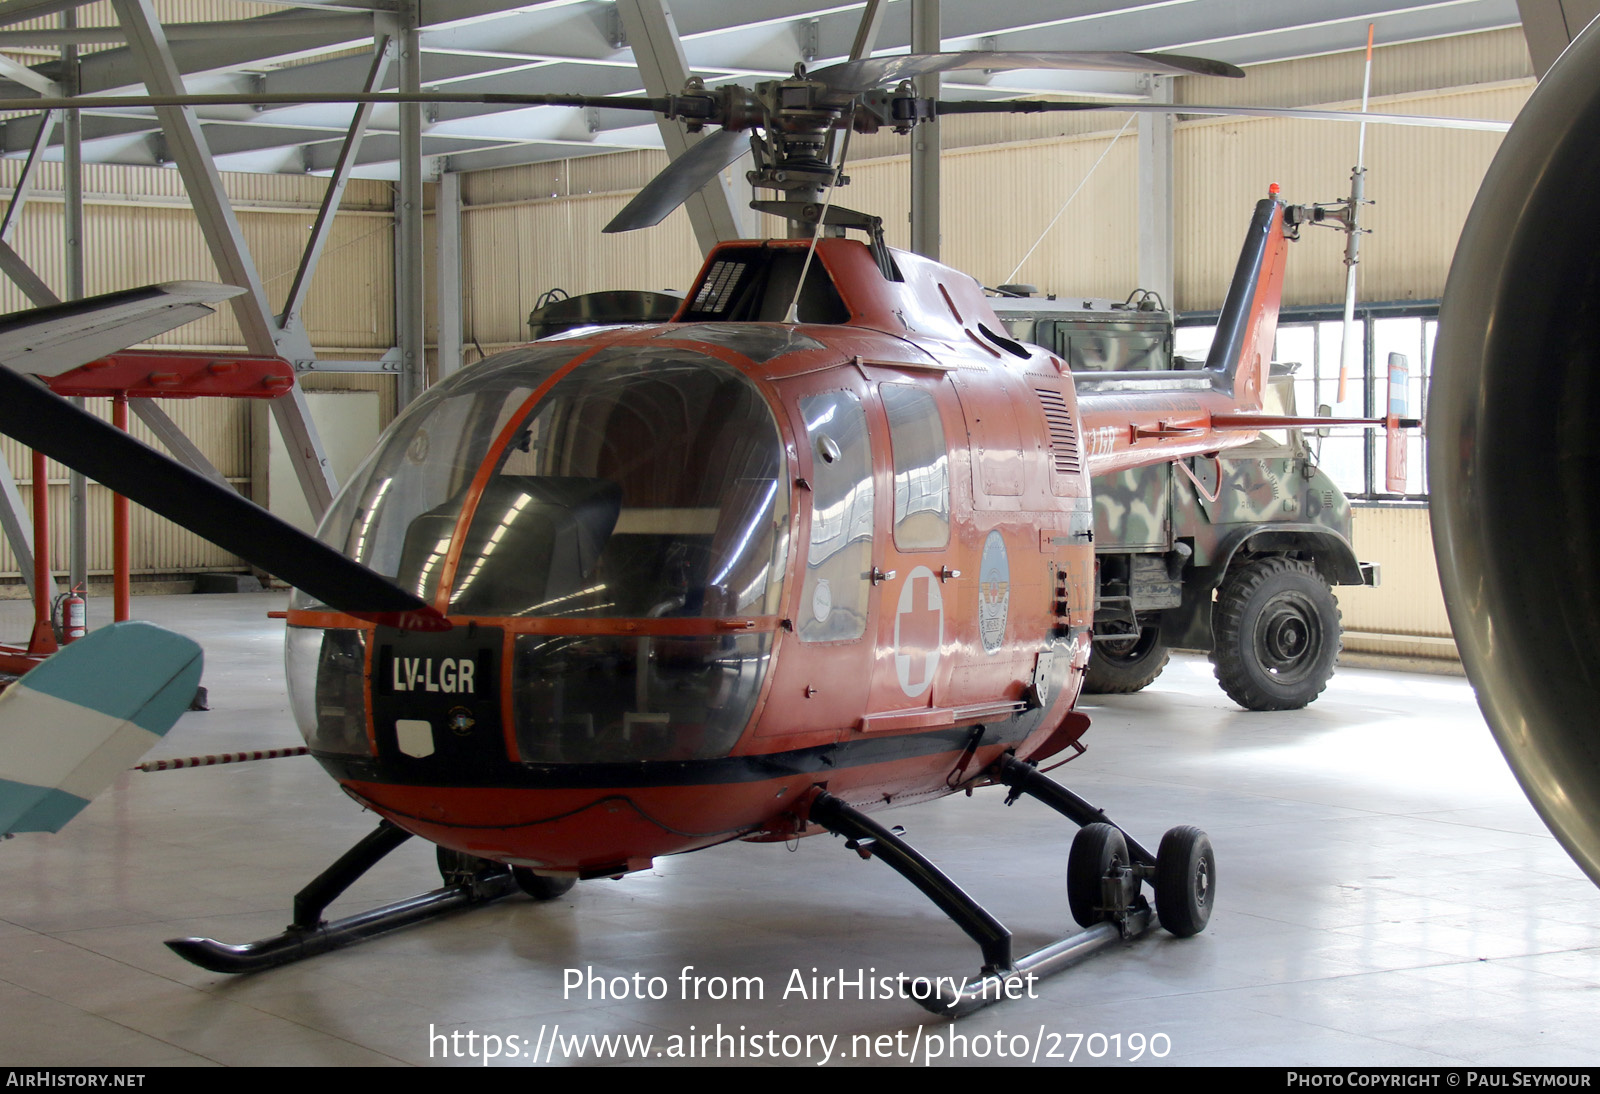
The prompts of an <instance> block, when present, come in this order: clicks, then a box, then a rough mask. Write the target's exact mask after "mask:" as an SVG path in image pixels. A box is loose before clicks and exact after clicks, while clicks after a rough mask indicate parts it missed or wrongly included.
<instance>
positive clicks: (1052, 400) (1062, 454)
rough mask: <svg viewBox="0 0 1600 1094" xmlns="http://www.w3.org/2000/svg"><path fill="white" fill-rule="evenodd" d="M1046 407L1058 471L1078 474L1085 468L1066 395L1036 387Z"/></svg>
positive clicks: (1063, 473)
mask: <svg viewBox="0 0 1600 1094" xmlns="http://www.w3.org/2000/svg"><path fill="white" fill-rule="evenodd" d="M1034 391H1035V393H1036V394H1037V395H1038V396H1039V405H1040V406H1041V407H1043V408H1044V420H1045V424H1046V425H1048V426H1049V427H1050V452H1051V454H1052V455H1053V456H1054V457H1055V461H1056V473H1057V474H1061V475H1076V474H1078V473H1079V472H1080V471H1082V470H1083V464H1082V463H1081V462H1080V461H1079V459H1078V430H1077V427H1076V426H1075V425H1074V424H1073V422H1072V412H1071V411H1070V410H1068V409H1067V400H1066V397H1065V396H1063V395H1062V394H1061V392H1059V391H1054V390H1052V389H1050V388H1042V387H1041V388H1035V389H1034Z"/></svg>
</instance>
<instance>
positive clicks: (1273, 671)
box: [1211, 555, 1340, 710]
mask: <svg viewBox="0 0 1600 1094" xmlns="http://www.w3.org/2000/svg"><path fill="white" fill-rule="evenodd" d="M1212 621H1213V622H1212V637H1213V639H1214V642H1213V646H1212V650H1211V664H1212V665H1213V666H1214V667H1215V668H1216V673H1217V682H1218V683H1219V684H1221V685H1222V690H1223V691H1225V692H1227V693H1228V697H1229V698H1230V699H1232V700H1233V701H1234V702H1236V703H1238V704H1239V705H1240V706H1242V707H1244V708H1246V709H1247V710H1299V709H1300V708H1301V707H1303V706H1305V705H1306V704H1307V703H1309V702H1311V701H1312V700H1313V699H1315V698H1316V697H1317V696H1318V695H1321V694H1322V689H1323V688H1324V687H1326V686H1327V684H1328V677H1330V676H1332V675H1333V663H1334V661H1335V660H1336V659H1337V658H1338V656H1339V633H1340V632H1339V602H1338V601H1337V600H1335V599H1334V597H1333V592H1332V590H1330V589H1329V588H1328V583H1327V581H1326V580H1324V579H1323V577H1322V575H1321V574H1320V573H1318V572H1317V568H1316V567H1315V566H1313V565H1312V564H1311V563H1309V562H1302V561H1300V560H1299V559H1293V558H1285V557H1283V556H1281V555H1276V556H1271V557H1268V558H1258V559H1255V560H1253V561H1250V562H1246V563H1242V564H1240V565H1238V566H1235V567H1232V568H1231V569H1230V570H1229V572H1228V576H1227V577H1226V578H1225V579H1224V580H1223V582H1222V587H1221V588H1220V589H1218V590H1217V605H1216V611H1215V613H1214V615H1213V616H1212Z"/></svg>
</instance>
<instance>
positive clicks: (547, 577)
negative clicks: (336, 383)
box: [451, 347, 788, 618]
mask: <svg viewBox="0 0 1600 1094" xmlns="http://www.w3.org/2000/svg"><path fill="white" fill-rule="evenodd" d="M782 466H783V448H782V445H781V443H780V441H779V439H778V433H777V426H776V424H775V422H774V420H773V417H772V413H771V411H770V410H769V409H768V407H767V403H766V400H765V399H764V398H763V397H762V395H761V393H760V392H759V391H758V390H757V389H756V388H755V386H754V385H753V384H752V383H751V382H750V381H749V380H747V379H745V378H744V377H743V376H741V375H740V374H739V373H738V372H736V371H735V370H733V369H731V368H728V367H726V366H723V365H720V364H717V363H715V362H712V361H710V360H709V359H707V358H705V357H703V356H700V355H698V354H694V353H688V352H683V351H676V350H663V349H659V348H654V347H652V348H650V349H648V350H645V349H638V348H619V349H616V350H612V351H609V352H608V353H606V354H603V355H601V356H598V357H596V358H595V359H594V360H592V361H588V362H585V363H584V364H583V365H582V366H580V367H579V368H578V369H577V370H576V371H574V372H573V373H572V374H571V375H569V376H566V377H564V378H563V379H562V380H561V381H560V382H559V383H557V384H556V385H555V387H554V388H552V389H551V391H550V392H549V394H547V395H546V396H545V397H544V398H542V399H541V400H540V401H539V404H538V405H537V407H536V408H535V409H534V411H533V413H532V414H531V416H530V417H529V418H528V419H527V420H526V421H525V422H524V423H523V424H522V426H521V427H520V428H518V429H517V430H516V432H515V434H514V436H513V437H512V439H511V442H510V443H509V444H508V445H507V446H506V448H505V450H504V451H503V452H501V453H500V454H499V457H498V462H497V463H496V465H495V467H494V472H493V474H492V475H490V476H489V478H488V480H487V482H486V483H485V485H484V488H483V492H482V497H481V499H480V500H479V501H478V504H477V511H476V513H475V514H474V516H473V519H472V523H471V525H470V527H469V528H468V530H467V533H466V539H465V542H464V544H463V545H462V550H461V565H460V568H459V571H458V572H457V574H456V578H455V581H454V584H453V587H452V602H451V611H452V612H453V613H457V614H462V615H497V616H518V615H521V616H591V617H606V616H612V617H616V616H621V617H632V618H640V617H644V618H662V617H684V616H707V617H717V616H727V615H733V614H754V615H766V614H773V613H775V612H776V611H777V607H778V599H779V594H780V592H781V582H782V572H783V557H784V554H785V552H786V549H787V544H786V537H785V535H784V531H785V529H786V527H787V519H788V495H787V490H786V489H784V486H783V484H784V481H785V480H784V477H783V474H782Z"/></svg>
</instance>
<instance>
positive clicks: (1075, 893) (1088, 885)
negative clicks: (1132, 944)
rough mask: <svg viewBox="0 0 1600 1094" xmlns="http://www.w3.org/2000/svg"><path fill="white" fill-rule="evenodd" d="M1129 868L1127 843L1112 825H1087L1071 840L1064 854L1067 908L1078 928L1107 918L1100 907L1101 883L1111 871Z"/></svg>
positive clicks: (1089, 925) (1091, 925)
mask: <svg viewBox="0 0 1600 1094" xmlns="http://www.w3.org/2000/svg"><path fill="white" fill-rule="evenodd" d="M1127 864H1128V841H1127V839H1126V838H1124V837H1123V835H1122V830H1121V829H1119V828H1118V827H1117V826H1116V825H1114V824H1101V823H1095V824H1086V825H1084V826H1083V827H1082V828H1080V829H1078V834H1077V835H1076V836H1074V837H1072V850H1071V851H1070V852H1069V853H1068V854H1067V906H1068V907H1069V908H1071V909H1072V918H1073V919H1074V920H1076V921H1077V923H1078V926H1080V927H1093V926H1094V925H1095V924H1096V923H1099V922H1100V921H1101V920H1102V919H1104V918H1106V914H1105V913H1104V912H1101V911H1099V910H1098V909H1097V908H1096V905H1098V904H1099V903H1100V879H1101V878H1103V877H1105V876H1106V874H1108V873H1110V872H1111V869H1112V867H1115V866H1126V865H1127Z"/></svg>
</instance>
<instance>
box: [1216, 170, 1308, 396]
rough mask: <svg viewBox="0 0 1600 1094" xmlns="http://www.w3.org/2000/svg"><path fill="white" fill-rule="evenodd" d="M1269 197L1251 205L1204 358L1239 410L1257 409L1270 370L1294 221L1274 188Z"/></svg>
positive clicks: (1293, 236) (1220, 388)
mask: <svg viewBox="0 0 1600 1094" xmlns="http://www.w3.org/2000/svg"><path fill="white" fill-rule="evenodd" d="M1269 194H1270V196H1268V197H1265V198H1263V199H1262V200H1260V201H1258V202H1256V210H1255V215H1254V216H1252V217H1251V219H1250V230H1249V231H1248V232H1247V233H1246V234H1245V240H1244V249H1243V250H1242V251H1240V253H1239V264H1238V266H1236V267H1235V268H1234V271H1233V283H1232V284H1231V285H1230V286H1229V287H1228V297H1227V299H1226V300H1225V301H1224V302H1223V305H1222V314H1221V315H1220V316H1219V317H1218V319H1217V334H1216V338H1215V340H1214V341H1213V342H1212V343H1211V352H1210V354H1209V355H1208V356H1207V357H1206V369H1207V371H1209V372H1211V373H1212V374H1213V380H1212V382H1213V384H1214V385H1215V386H1216V387H1217V388H1218V389H1219V390H1222V391H1226V392H1228V393H1229V394H1231V395H1232V396H1233V398H1234V401H1235V404H1236V405H1237V406H1238V408H1239V409H1240V410H1255V409H1258V408H1259V407H1260V406H1261V395H1262V392H1263V391H1265V390H1266V386H1267V373H1268V370H1269V369H1270V368H1271V367H1272V342H1273V338H1274V337H1275V335H1276V334H1277V330H1278V305H1279V302H1280V301H1281V300H1282V298H1283V271H1284V265H1285V260H1286V258H1287V253H1286V252H1287V251H1288V247H1289V241H1290V240H1291V239H1294V238H1295V235H1294V225H1295V221H1294V219H1293V218H1292V217H1291V216H1290V215H1289V212H1290V210H1289V207H1288V206H1287V205H1285V204H1284V203H1283V201H1281V200H1280V199H1279V198H1278V187H1277V185H1276V184H1274V185H1273V186H1272V188H1271V190H1270V191H1269Z"/></svg>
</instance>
